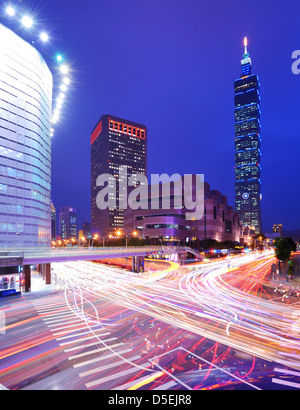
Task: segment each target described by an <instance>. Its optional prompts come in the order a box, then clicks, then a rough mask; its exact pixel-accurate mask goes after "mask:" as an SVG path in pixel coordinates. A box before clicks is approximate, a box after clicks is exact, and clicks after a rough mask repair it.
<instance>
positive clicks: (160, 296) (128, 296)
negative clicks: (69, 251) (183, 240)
mask: <svg viewBox="0 0 300 410" xmlns="http://www.w3.org/2000/svg"><path fill="white" fill-rule="evenodd" d="M272 262H273V255H270V254H269V255H265V256H264V257H263V258H258V259H256V258H253V256H251V255H247V256H245V257H241V258H236V259H235V260H234V261H231V265H232V266H231V269H230V271H228V269H227V266H225V265H227V261H225V264H224V262H223V263H222V262H221V263H215V264H208V265H205V266H204V265H200V266H201V267H197V266H196V267H195V266H193V267H192V268H190V269H188V268H178V267H177V269H176V271H172V272H171V271H170V272H168V273H167V274H166V275H157V273H156V274H154V275H153V276H152V275H151V274H148V275H144V276H139V275H132V274H128V273H125V272H124V271H123V270H121V269H116V268H108V267H107V266H101V265H97V264H94V263H91V262H76V263H66V264H56V265H54V270H55V273H56V274H57V275H58V277H59V278H60V281H62V280H65V283H66V284H67V283H68V286H67V287H68V288H69V289H70V283H72V286H73V291H74V300H76V298H77V297H78V299H79V301H80V300H81V302H82V303H81V306H82V308H81V310H80V315H81V317H83V316H84V315H85V313H84V309H83V305H84V303H83V300H82V292H83V291H84V292H87V294H90V295H91V296H93V297H96V298H99V297H100V298H102V299H104V300H107V301H109V302H113V303H114V304H116V305H118V306H122V307H123V308H126V309H130V310H133V311H138V312H140V313H143V314H146V315H148V316H150V317H153V318H156V319H159V320H161V321H164V322H165V323H167V324H169V325H172V326H175V327H178V328H181V329H184V330H187V331H190V332H193V333H195V334H198V335H201V336H203V337H206V338H208V339H211V340H214V341H216V342H219V343H222V344H225V345H227V346H231V347H233V348H236V349H238V350H242V351H244V352H246V353H248V354H252V355H255V356H257V357H261V358H263V359H265V360H269V361H276V362H280V360H282V354H286V353H287V354H289V353H293V354H298V355H300V347H299V332H298V331H295V330H298V328H296V327H295V318H294V315H295V309H294V308H293V307H291V306H289V305H283V304H280V303H276V302H274V301H272V300H266V299H262V298H260V297H259V296H256V295H255V294H253V292H255V291H254V289H255V285H256V284H257V283H258V281H260V280H263V279H264V277H265V275H266V273H267V272H268V269H269V268H270V266H271V263H272ZM174 268H175V267H174ZM75 288H76V290H75ZM78 289H81V290H80V291H79V293H78V291H77V290H78ZM251 292H252V293H251ZM101 314H102V316H103V317H97V315H98V313H97V314H95V315H94V319H93V320H94V321H95V322H98V323H101V325H102V326H103V328H106V327H110V326H116V325H117V323H116V322H115V321H114V320H113V319H110V318H108V317H106V315H105V312H101ZM89 319H90V317H89ZM285 362H286V363H289V365H290V366H291V367H294V368H297V369H299V368H300V362H297V361H296V360H294V359H291V358H290V357H289V356H285Z"/></svg>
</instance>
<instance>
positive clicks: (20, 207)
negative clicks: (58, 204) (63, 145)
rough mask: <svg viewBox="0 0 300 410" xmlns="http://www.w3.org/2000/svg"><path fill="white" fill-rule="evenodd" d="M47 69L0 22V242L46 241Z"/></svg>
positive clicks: (15, 244)
mask: <svg viewBox="0 0 300 410" xmlns="http://www.w3.org/2000/svg"><path fill="white" fill-rule="evenodd" d="M51 113H52V74H51V72H50V70H49V68H48V66H47V64H46V63H45V60H44V59H43V57H42V56H41V54H40V53H39V52H38V51H37V50H36V49H35V48H34V47H33V46H32V45H31V44H29V43H27V42H26V41H24V40H23V39H21V38H20V37H19V36H18V35H17V34H15V33H14V32H12V31H11V30H9V29H8V28H6V27H4V26H3V25H2V24H0V247H22V248H23V247H37V246H39V247H44V246H50V243H51V242H50V241H51V206H50V201H51V138H50V129H51Z"/></svg>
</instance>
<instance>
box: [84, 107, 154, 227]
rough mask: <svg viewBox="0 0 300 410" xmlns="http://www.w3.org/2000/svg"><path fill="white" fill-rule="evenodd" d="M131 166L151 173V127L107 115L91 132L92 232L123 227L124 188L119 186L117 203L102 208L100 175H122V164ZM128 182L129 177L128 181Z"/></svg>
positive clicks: (132, 170) (132, 171)
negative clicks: (149, 153) (148, 134)
mask: <svg viewBox="0 0 300 410" xmlns="http://www.w3.org/2000/svg"><path fill="white" fill-rule="evenodd" d="M121 166H124V167H127V175H128V178H129V177H130V176H131V175H133V174H142V175H147V128H146V127H145V126H144V125H141V124H138V123H136V122H132V121H128V120H124V119H121V118H118V117H114V116H112V115H103V116H102V117H101V118H100V121H99V122H98V123H97V125H96V127H95V128H94V130H93V131H92V135H91V192H92V195H91V202H92V203H91V210H92V233H98V234H100V235H109V234H110V233H114V232H115V231H116V230H117V229H122V228H123V222H124V210H123V209H121V208H122V207H121V206H120V202H119V199H121V200H122V195H123V192H122V191H121V190H120V191H119V184H118V183H117V189H116V206H115V207H114V208H111V209H108V208H107V209H104V210H101V209H99V208H98V206H97V203H96V198H97V194H98V192H99V189H100V188H99V187H97V185H96V181H97V178H98V177H99V176H100V175H103V174H109V175H112V176H114V177H115V178H116V180H118V179H119V168H120V167H121ZM124 182H125V181H124Z"/></svg>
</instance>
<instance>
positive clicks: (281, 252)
mask: <svg viewBox="0 0 300 410" xmlns="http://www.w3.org/2000/svg"><path fill="white" fill-rule="evenodd" d="M291 251H292V247H291V244H290V242H289V241H288V240H287V239H286V238H280V239H278V241H277V242H276V248H275V254H276V258H277V259H278V260H282V261H287V260H288V259H289V258H290V256H291Z"/></svg>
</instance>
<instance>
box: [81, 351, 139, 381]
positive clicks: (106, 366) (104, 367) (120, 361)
mask: <svg viewBox="0 0 300 410" xmlns="http://www.w3.org/2000/svg"><path fill="white" fill-rule="evenodd" d="M140 358H141V356H140V355H137V356H134V357H131V358H129V359H127V360H129V361H135V360H138V359H140ZM122 364H123V365H124V364H126V362H125V361H124V360H118V361H117V362H114V363H110V364H106V365H103V366H99V367H96V368H94V369H91V370H88V371H86V372H83V373H79V377H85V376H90V375H91V374H94V373H100V372H102V371H104V370H108V369H112V368H114V367H116V366H121V365H122ZM127 364H128V363H127Z"/></svg>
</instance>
